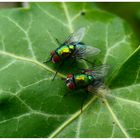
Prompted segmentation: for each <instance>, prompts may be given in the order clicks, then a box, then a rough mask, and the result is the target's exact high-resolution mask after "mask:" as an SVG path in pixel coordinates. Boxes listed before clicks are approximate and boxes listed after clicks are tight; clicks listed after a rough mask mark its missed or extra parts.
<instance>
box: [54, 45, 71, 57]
mask: <svg viewBox="0 0 140 140" xmlns="http://www.w3.org/2000/svg"><path fill="white" fill-rule="evenodd" d="M57 53H58V54H59V56H60V57H61V58H62V57H67V56H69V55H70V54H71V50H70V48H69V46H67V45H64V46H61V47H60V48H59V49H58V50H57Z"/></svg>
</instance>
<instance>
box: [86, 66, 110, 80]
mask: <svg viewBox="0 0 140 140" xmlns="http://www.w3.org/2000/svg"><path fill="white" fill-rule="evenodd" d="M108 70H109V66H108V65H101V66H95V67H93V68H92V70H90V69H86V70H84V72H85V73H86V74H89V75H93V76H94V77H95V79H102V78H104V77H105V76H106V75H107V73H108Z"/></svg>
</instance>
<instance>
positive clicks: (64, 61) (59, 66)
mask: <svg viewBox="0 0 140 140" xmlns="http://www.w3.org/2000/svg"><path fill="white" fill-rule="evenodd" d="M64 62H65V61H62V62H61V64H60V65H59V67H58V69H57V71H56V72H55V74H54V77H53V79H52V81H53V80H54V79H55V77H56V75H57V73H58V71H59V69H60V68H61V67H62V65H63V64H64Z"/></svg>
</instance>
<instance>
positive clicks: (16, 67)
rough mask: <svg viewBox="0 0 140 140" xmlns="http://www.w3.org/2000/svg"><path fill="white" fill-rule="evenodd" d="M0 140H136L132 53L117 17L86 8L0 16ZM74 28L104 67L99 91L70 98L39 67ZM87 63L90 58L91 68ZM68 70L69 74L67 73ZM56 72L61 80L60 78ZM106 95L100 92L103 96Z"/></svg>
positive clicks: (137, 72) (33, 7)
mask: <svg viewBox="0 0 140 140" xmlns="http://www.w3.org/2000/svg"><path fill="white" fill-rule="evenodd" d="M0 23H1V24H0V77H1V78H0V130H1V131H0V137H140V123H139V115H140V109H139V107H140V106H139V105H140V98H139V96H140V95H139V91H140V88H139V86H140V84H139V83H140V69H139V65H140V63H139V60H140V59H139V56H140V47H138V48H137V45H138V44H137V39H136V38H135V36H134V33H133V31H132V30H131V29H130V28H129V27H128V25H127V23H125V22H124V21H123V20H122V19H120V18H119V17H117V16H115V15H112V14H110V13H107V12H104V11H102V10H99V9H97V8H95V9H94V8H93V7H92V6H91V4H90V3H32V4H30V7H29V8H18V9H9V10H1V11H0ZM80 27H86V35H85V37H84V40H83V42H85V43H86V44H88V45H91V46H95V47H97V48H99V49H101V53H100V55H99V56H98V57H97V59H98V60H100V61H101V62H102V63H103V64H108V65H110V67H111V68H110V71H109V74H108V76H107V77H106V89H100V90H99V93H98V95H96V96H95V95H91V96H90V97H89V98H88V99H87V100H86V101H85V104H84V106H83V112H82V114H81V101H82V100H83V97H84V96H85V95H86V94H87V93H84V91H74V92H71V93H72V95H71V96H66V97H64V94H68V93H69V92H70V91H69V90H68V89H67V88H66V86H65V84H64V81H63V80H62V79H61V78H62V77H63V78H64V77H65V74H66V73H68V72H71V69H70V68H67V69H68V71H67V72H66V71H63V68H62V70H61V73H59V74H58V75H57V77H56V79H55V80H54V81H52V80H51V79H52V77H53V75H54V73H55V66H54V65H53V64H47V65H44V64H43V63H42V62H43V61H45V60H46V59H47V58H49V56H50V55H49V54H50V51H51V50H53V49H55V48H57V47H58V45H57V44H56V42H55V38H57V39H59V40H60V41H61V42H63V41H64V40H65V39H66V38H67V36H68V35H69V34H70V33H72V32H73V31H75V30H76V29H78V28H80ZM94 59H95V56H91V57H90V61H94ZM75 67H76V66H75ZM62 72H63V73H62ZM107 87H108V88H107Z"/></svg>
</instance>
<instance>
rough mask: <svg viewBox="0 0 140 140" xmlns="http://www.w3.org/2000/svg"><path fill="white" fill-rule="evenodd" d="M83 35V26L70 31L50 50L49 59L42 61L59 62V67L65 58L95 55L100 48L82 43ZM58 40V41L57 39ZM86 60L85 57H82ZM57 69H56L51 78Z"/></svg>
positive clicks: (78, 58)
mask: <svg viewBox="0 0 140 140" xmlns="http://www.w3.org/2000/svg"><path fill="white" fill-rule="evenodd" d="M84 35H85V28H80V29H79V30H77V31H76V32H74V33H72V34H71V35H70V36H69V37H68V38H67V39H66V40H65V42H64V43H62V44H61V43H59V44H60V46H59V47H58V48H56V49H55V50H53V51H52V52H51V54H50V55H51V56H50V59H49V60H47V61H46V62H44V63H48V62H53V63H59V68H60V67H61V66H62V65H63V64H64V63H65V62H67V60H69V59H72V60H73V62H74V61H75V60H80V59H84V57H85V56H86V55H90V54H92V55H97V54H98V53H99V52H100V49H97V48H95V47H91V46H87V45H85V44H84V43H82V42H81V41H82V39H83V37H84ZM58 42H59V41H58ZM84 60H86V59H84ZM57 72H58V71H56V73H55V75H54V77H53V80H54V78H55V76H56V74H57Z"/></svg>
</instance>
